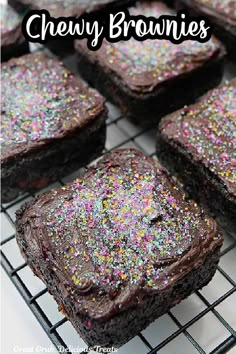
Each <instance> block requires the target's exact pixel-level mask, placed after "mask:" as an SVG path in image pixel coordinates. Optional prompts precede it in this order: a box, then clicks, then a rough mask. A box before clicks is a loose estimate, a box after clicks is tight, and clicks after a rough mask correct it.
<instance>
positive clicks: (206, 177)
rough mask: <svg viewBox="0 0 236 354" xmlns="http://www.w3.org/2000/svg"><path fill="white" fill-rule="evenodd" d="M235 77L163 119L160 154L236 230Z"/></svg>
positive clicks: (191, 191) (197, 196)
mask: <svg viewBox="0 0 236 354" xmlns="http://www.w3.org/2000/svg"><path fill="white" fill-rule="evenodd" d="M235 102H236V79H233V80H231V81H230V82H228V83H227V82H226V83H225V84H223V85H221V86H219V87H218V88H216V89H214V90H212V91H209V93H208V94H206V95H204V96H203V97H202V98H201V99H199V101H198V102H197V103H196V104H195V105H191V106H189V107H185V108H183V109H182V110H179V111H177V112H175V113H173V114H171V115H169V116H166V117H165V118H163V119H162V121H161V122H160V124H159V128H158V133H157V145H156V151H157V156H158V158H159V159H160V161H161V162H162V163H163V165H164V166H165V167H166V168H168V169H169V171H170V172H171V173H172V174H175V175H177V176H178V178H180V179H181V180H182V182H183V184H184V188H185V190H186V192H187V193H188V194H189V195H190V197H191V198H193V199H195V200H196V201H198V202H200V203H202V205H204V207H205V208H206V209H207V210H208V212H210V214H211V215H212V216H213V217H216V218H217V220H218V221H219V223H220V224H221V225H222V227H223V228H224V229H226V230H228V232H230V233H231V234H232V235H233V236H234V237H235V235H236V190H235V161H236V160H235V158H236V155H235V141H234V132H235V114H236V103H235Z"/></svg>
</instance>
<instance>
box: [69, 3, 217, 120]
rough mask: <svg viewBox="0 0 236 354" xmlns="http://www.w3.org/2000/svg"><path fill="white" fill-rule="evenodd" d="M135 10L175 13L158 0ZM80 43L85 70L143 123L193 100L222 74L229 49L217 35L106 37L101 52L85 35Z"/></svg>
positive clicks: (133, 9)
mask: <svg viewBox="0 0 236 354" xmlns="http://www.w3.org/2000/svg"><path fill="white" fill-rule="evenodd" d="M130 13H131V14H132V15H139V14H142V15H144V16H151V15H152V16H155V17H159V16H160V15H163V14H173V13H174V12H173V11H172V10H170V9H169V8H167V7H166V5H165V4H163V3H161V2H159V1H154V2H141V3H138V4H137V6H136V7H131V8H130ZM75 48H76V50H77V51H78V53H79V55H78V62H79V70H80V72H81V75H82V76H83V77H84V78H85V79H86V80H87V81H88V82H89V83H90V84H91V85H93V86H95V87H96V88H97V89H99V90H100V91H101V92H102V93H103V94H104V95H105V96H107V97H108V98H109V100H111V101H112V102H114V103H115V104H117V105H118V106H119V107H120V108H121V110H122V111H123V112H124V114H126V115H128V116H129V117H130V118H132V120H133V121H134V122H137V123H139V124H141V125H151V124H155V123H157V122H158V120H159V119H160V117H162V116H163V115H165V114H167V113H169V112H171V111H174V110H176V109H177V108H180V107H182V106H183V105H184V104H187V103H188V102H192V101H193V100H195V98H196V97H198V96H199V95H201V94H203V93H204V92H205V91H206V90H207V89H209V88H212V87H214V86H215V85H216V84H218V83H219V81H220V79H221V76H222V69H223V66H222V63H223V57H224V48H223V47H222V45H221V44H220V43H219V42H218V41H217V40H216V39H215V38H212V39H211V40H210V41H209V42H208V43H204V44H202V43H198V42H195V41H186V42H183V43H182V44H179V45H175V44H173V43H171V42H170V41H168V40H158V39H157V40H145V41H144V42H139V41H137V40H135V39H133V38H131V39H130V40H128V41H120V42H118V43H109V42H107V41H105V40H104V41H103V45H102V47H101V48H100V49H99V50H98V51H90V50H88V48H87V41H86V40H77V41H75Z"/></svg>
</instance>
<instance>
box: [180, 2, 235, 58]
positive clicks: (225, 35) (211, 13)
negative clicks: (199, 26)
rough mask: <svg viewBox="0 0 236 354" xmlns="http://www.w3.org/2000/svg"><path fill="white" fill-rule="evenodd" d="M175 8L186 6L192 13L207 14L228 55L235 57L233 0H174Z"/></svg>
mask: <svg viewBox="0 0 236 354" xmlns="http://www.w3.org/2000/svg"><path fill="white" fill-rule="evenodd" d="M175 5H176V8H177V9H183V8H188V9H189V10H190V12H191V13H192V14H194V15H201V16H207V17H208V18H209V20H210V21H211V23H212V24H213V25H214V31H215V34H216V36H217V37H219V38H220V39H221V40H222V41H223V42H224V43H225V45H226V47H227V51H228V54H229V57H230V58H231V59H233V60H234V61H235V59H236V50H235V48H236V1H235V0H175Z"/></svg>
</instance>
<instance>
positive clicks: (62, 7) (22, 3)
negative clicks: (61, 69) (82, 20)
mask: <svg viewBox="0 0 236 354" xmlns="http://www.w3.org/2000/svg"><path fill="white" fill-rule="evenodd" d="M8 1H9V3H10V4H11V5H12V6H13V7H14V8H15V9H16V10H17V11H18V12H19V13H26V12H27V11H29V10H42V9H45V10H48V11H49V13H50V15H51V16H52V17H56V18H57V17H69V16H75V17H77V16H80V15H82V14H84V13H98V12H99V14H100V15H101V14H102V12H103V11H105V10H107V9H118V8H122V7H123V6H127V5H129V4H131V3H133V2H134V0H83V1H81V0H37V1H35V0H8ZM46 45H47V46H48V47H49V49H51V50H52V51H53V52H54V53H55V54H57V55H59V56H61V57H63V56H66V55H68V54H71V53H72V52H73V51H74V47H73V40H70V39H69V38H67V39H64V40H63V39H60V40H57V39H55V40H50V41H49V42H47V44H46Z"/></svg>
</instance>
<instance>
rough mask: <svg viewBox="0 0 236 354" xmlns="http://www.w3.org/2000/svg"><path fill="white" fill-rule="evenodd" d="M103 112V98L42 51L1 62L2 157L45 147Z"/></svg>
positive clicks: (6, 159)
mask: <svg viewBox="0 0 236 354" xmlns="http://www.w3.org/2000/svg"><path fill="white" fill-rule="evenodd" d="M104 112H105V105H104V99H103V97H102V96H100V95H99V94H98V93H97V92H96V91H95V90H92V89H89V88H87V87H86V86H85V84H84V83H83V82H82V81H81V80H80V79H78V78H76V77H75V76H74V75H73V74H72V73H71V72H69V71H68V70H67V69H66V68H65V67H64V66H63V65H62V63H60V62H58V61H57V60H55V59H52V58H49V57H47V56H46V55H44V54H42V53H37V54H29V55H25V56H23V57H21V58H18V59H12V60H10V61H9V62H7V63H5V64H3V65H2V113H1V145H2V157H1V159H2V161H4V162H6V161H8V160H9V159H13V158H16V157H17V156H19V155H24V154H26V153H28V152H30V151H32V150H35V149H39V148H42V146H46V145H47V144H49V143H50V142H51V141H56V140H59V139H61V138H63V137H65V136H67V135H69V134H73V133H75V132H77V131H79V130H81V129H83V128H84V127H85V126H87V125H88V124H89V123H90V122H91V121H93V120H94V119H95V118H97V117H99V116H100V115H101V114H102V113H104Z"/></svg>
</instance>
